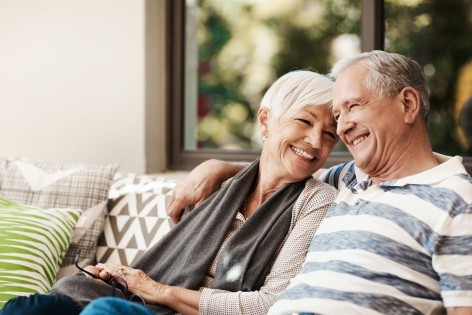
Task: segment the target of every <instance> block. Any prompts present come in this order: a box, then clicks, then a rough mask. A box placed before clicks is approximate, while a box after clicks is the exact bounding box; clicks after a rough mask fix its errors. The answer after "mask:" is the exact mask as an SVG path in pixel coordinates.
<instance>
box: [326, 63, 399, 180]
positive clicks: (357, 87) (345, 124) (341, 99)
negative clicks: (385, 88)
mask: <svg viewBox="0 0 472 315" xmlns="http://www.w3.org/2000/svg"><path fill="white" fill-rule="evenodd" d="M367 74H368V72H367V69H366V68H365V67H364V66H363V65H362V64H354V65H351V66H350V67H348V68H346V69H345V70H344V71H343V72H341V74H340V75H339V76H338V78H337V79H336V82H335V84H334V87H333V115H334V117H335V118H336V120H337V121H338V127H337V134H338V135H339V137H340V139H341V140H342V141H343V142H344V144H345V145H346V146H347V148H348V149H349V151H350V152H351V154H352V155H353V157H354V160H355V162H356V165H357V166H358V167H359V168H360V169H362V170H363V171H364V172H366V173H367V174H369V175H371V176H376V175H377V176H378V175H379V174H383V173H384V172H386V171H388V168H389V166H391V165H392V163H393V162H394V159H395V158H396V157H397V156H398V153H399V150H400V149H401V146H400V143H401V141H402V140H404V139H402V135H404V132H405V130H404V125H405V124H404V123H403V122H404V120H403V114H402V109H401V102H399V99H398V98H397V97H394V98H391V99H387V98H382V97H380V96H379V95H377V94H376V93H373V92H370V91H368V90H367V89H366V87H365V86H364V78H365V77H366V76H367ZM402 128H403V129H402Z"/></svg>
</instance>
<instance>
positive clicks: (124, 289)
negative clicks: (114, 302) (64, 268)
mask: <svg viewBox="0 0 472 315" xmlns="http://www.w3.org/2000/svg"><path fill="white" fill-rule="evenodd" d="M79 259H80V248H79V249H78V250H77V255H76V256H75V266H76V267H77V269H79V270H80V271H82V272H83V273H85V274H87V275H89V276H91V277H92V278H94V279H99V277H97V276H96V275H94V274H93V273H91V272H89V271H87V270H85V269H84V268H82V267H80V266H79ZM102 280H103V279H102ZM117 280H119V281H121V282H122V283H123V284H124V285H121V284H120V283H119V282H118V281H117ZM108 284H110V285H111V296H113V297H114V296H115V295H116V289H117V287H118V289H120V291H121V292H123V294H124V296H125V297H126V298H127V300H128V301H133V300H135V299H139V300H140V302H141V303H142V304H143V306H146V301H145V300H144V298H143V297H142V296H141V295H139V294H129V292H128V283H127V282H126V280H125V279H123V277H122V276H119V275H115V276H111V277H110V279H109V280H108Z"/></svg>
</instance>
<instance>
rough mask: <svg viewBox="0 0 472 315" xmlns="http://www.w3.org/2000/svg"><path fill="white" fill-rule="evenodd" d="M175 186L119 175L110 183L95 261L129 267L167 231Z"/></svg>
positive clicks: (151, 178) (149, 178) (160, 179)
mask: <svg viewBox="0 0 472 315" xmlns="http://www.w3.org/2000/svg"><path fill="white" fill-rule="evenodd" d="M175 185H176V182H175V181H173V180H168V179H165V178H163V177H160V176H149V175H135V174H124V173H119V174H117V175H116V176H115V180H114V181H113V183H112V185H111V188H110V194H109V197H110V199H109V202H108V215H107V216H106V218H105V227H104V232H103V235H102V236H101V237H100V239H99V241H98V248H97V261H99V262H110V263H117V264H122V265H126V266H129V265H131V264H132V263H133V262H134V261H136V259H138V258H139V257H140V256H141V255H142V254H144V252H145V251H146V250H147V249H148V248H150V247H151V246H153V245H154V244H156V243H157V242H158V241H159V240H160V239H161V238H162V236H164V235H165V234H166V233H167V232H169V231H170V229H171V228H172V226H173V224H172V222H171V221H170V219H168V217H167V212H166V208H167V202H168V201H169V198H170V196H171V194H172V189H173V188H174V187H175Z"/></svg>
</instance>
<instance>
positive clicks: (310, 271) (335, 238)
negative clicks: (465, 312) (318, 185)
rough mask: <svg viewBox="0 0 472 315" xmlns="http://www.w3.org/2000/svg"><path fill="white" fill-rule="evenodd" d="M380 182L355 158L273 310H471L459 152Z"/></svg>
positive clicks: (471, 222)
mask: <svg viewBox="0 0 472 315" xmlns="http://www.w3.org/2000/svg"><path fill="white" fill-rule="evenodd" d="M436 157H437V158H438V160H440V162H441V164H440V165H438V166H436V167H434V168H432V169H430V170H427V171H425V172H423V173H419V174H415V175H412V176H408V177H405V178H401V179H398V180H393V181H387V182H383V183H381V184H374V185H372V184H371V183H370V181H369V179H368V177H367V176H366V175H365V174H362V173H361V172H360V171H359V170H358V169H356V168H355V167H354V164H353V163H348V164H344V165H341V166H338V167H334V168H332V169H330V170H329V171H328V173H327V175H326V180H327V181H328V182H331V183H332V184H333V181H338V185H337V186H338V187H342V189H341V191H340V194H339V195H338V197H337V199H336V201H335V203H334V205H333V206H332V207H331V209H330V210H329V211H328V214H327V216H326V218H325V219H324V220H323V221H322V223H321V225H320V227H319V229H318V230H317V232H316V234H315V236H314V237H313V240H312V243H311V245H310V248H309V252H308V255H307V258H306V261H305V263H304V265H303V268H302V270H301V271H300V273H299V274H298V275H297V276H296V277H295V278H294V279H293V281H292V282H291V284H290V286H289V288H288V289H287V290H286V291H285V292H284V293H283V294H282V296H281V297H280V299H279V300H278V301H277V302H276V303H275V304H274V306H273V307H272V308H271V309H270V311H269V314H297V313H315V314H441V313H444V312H445V309H444V308H447V307H455V306H456V307H459V306H469V307H472V204H471V203H472V179H471V177H470V176H469V175H468V174H467V172H466V171H465V169H464V167H463V165H462V163H461V162H462V159H461V158H460V157H454V158H448V157H444V156H439V155H436Z"/></svg>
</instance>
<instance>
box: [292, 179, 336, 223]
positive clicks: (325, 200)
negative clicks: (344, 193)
mask: <svg viewBox="0 0 472 315" xmlns="http://www.w3.org/2000/svg"><path fill="white" fill-rule="evenodd" d="M337 195H338V190H337V189H336V188H334V187H333V186H330V185H328V184H326V183H324V182H322V181H320V180H318V179H315V178H312V179H309V180H307V181H306V183H305V188H304V189H303V191H302V193H301V194H300V196H298V199H297V202H296V205H295V208H296V209H297V210H298V211H300V213H302V214H308V213H310V212H313V211H317V210H320V209H326V208H328V207H329V206H331V204H332V203H333V201H334V200H335V199H336V196H337Z"/></svg>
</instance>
